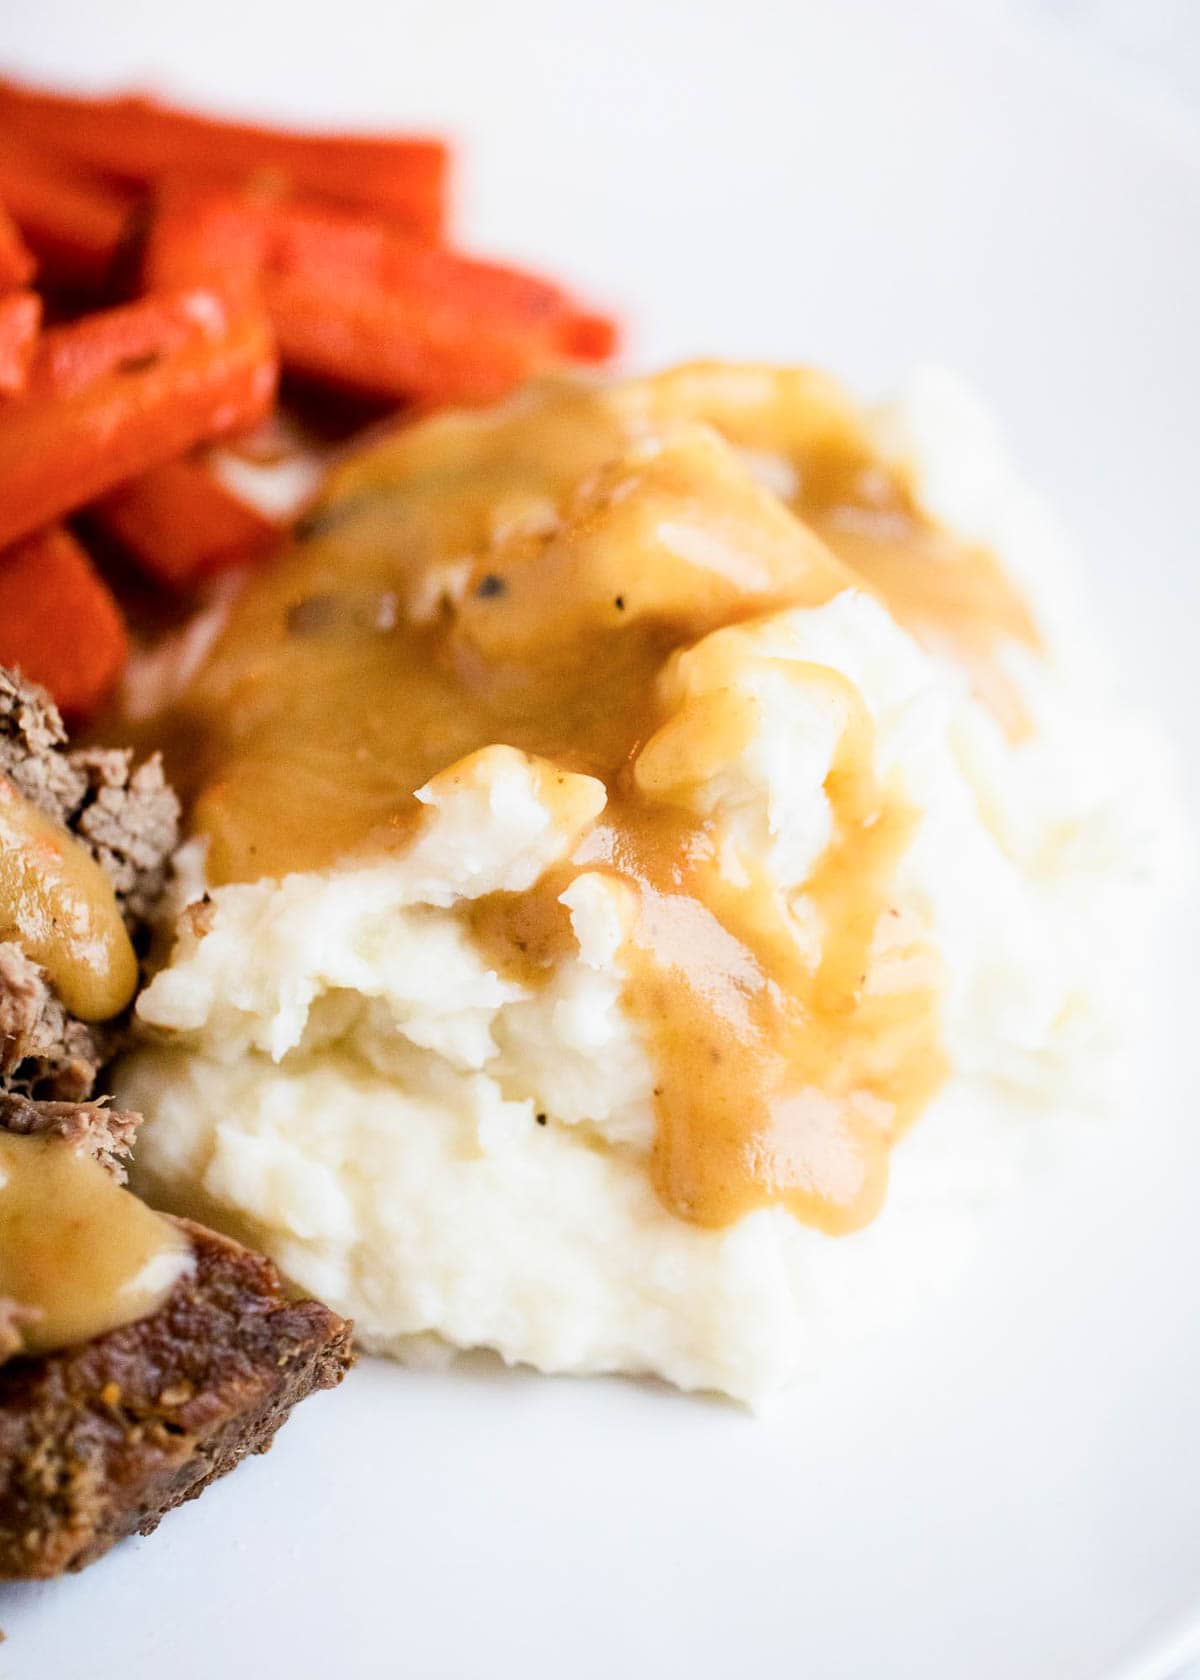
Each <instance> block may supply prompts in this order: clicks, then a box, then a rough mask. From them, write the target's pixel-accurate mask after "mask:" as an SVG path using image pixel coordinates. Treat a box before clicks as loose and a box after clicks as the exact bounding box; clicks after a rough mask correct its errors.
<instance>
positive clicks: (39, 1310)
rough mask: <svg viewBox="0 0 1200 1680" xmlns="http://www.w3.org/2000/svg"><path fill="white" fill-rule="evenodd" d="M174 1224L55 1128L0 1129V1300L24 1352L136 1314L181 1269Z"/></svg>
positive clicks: (182, 1241) (181, 1245)
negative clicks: (50, 1132) (8, 1307)
mask: <svg viewBox="0 0 1200 1680" xmlns="http://www.w3.org/2000/svg"><path fill="white" fill-rule="evenodd" d="M190 1261H191V1247H190V1245H189V1243H188V1242H187V1239H186V1238H185V1237H184V1236H183V1234H182V1233H181V1232H180V1231H179V1230H178V1229H177V1228H176V1227H175V1226H174V1225H172V1224H171V1223H170V1222H169V1221H168V1220H166V1219H163V1218H162V1216H161V1215H159V1214H157V1213H153V1212H151V1210H150V1209H149V1208H148V1207H147V1206H146V1205H145V1203H144V1202H140V1201H138V1199H137V1197H136V1196H133V1195H131V1194H130V1192H129V1191H128V1190H123V1189H122V1188H121V1187H120V1186H119V1185H118V1184H117V1183H116V1181H115V1180H114V1179H113V1178H112V1176H111V1175H110V1174H109V1173H108V1172H106V1170H105V1169H104V1168H103V1167H102V1166H101V1165H100V1164H99V1162H98V1161H96V1160H94V1159H92V1158H91V1157H90V1156H88V1155H87V1154H85V1153H82V1152H78V1151H77V1150H76V1149H75V1148H74V1147H73V1146H72V1145H71V1144H70V1143H68V1142H66V1141H65V1140H64V1139H62V1138H58V1137H24V1136H14V1135H12V1134H9V1133H6V1132H0V1300H4V1301H9V1302H13V1303H15V1304H16V1306H17V1307H18V1308H22V1309H25V1311H24V1312H22V1313H21V1314H20V1315H19V1317H18V1320H17V1323H18V1327H19V1329H20V1332H21V1337H22V1351H23V1352H25V1353H33V1354H37V1353H46V1352H49V1351H51V1350H52V1349H54V1348H60V1347H68V1346H70V1345H71V1344H72V1343H74V1342H86V1341H91V1339H92V1338H93V1337H94V1336H99V1335H102V1334H103V1333H104V1332H105V1331H107V1330H115V1329H116V1328H117V1327H118V1326H119V1325H122V1324H129V1323H132V1322H133V1320H134V1319H138V1318H144V1317H145V1316H146V1315H147V1314H148V1313H152V1312H154V1310H155V1309H156V1308H157V1307H158V1306H160V1305H161V1303H162V1302H163V1301H164V1300H165V1299H166V1297H167V1295H168V1294H169V1293H170V1291H171V1289H172V1288H173V1287H174V1285H175V1284H176V1283H177V1282H178V1281H179V1279H180V1277H182V1276H183V1274H184V1272H185V1271H186V1270H187V1268H188V1266H189V1264H190Z"/></svg>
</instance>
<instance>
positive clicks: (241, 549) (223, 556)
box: [90, 457, 280, 588]
mask: <svg viewBox="0 0 1200 1680" xmlns="http://www.w3.org/2000/svg"><path fill="white" fill-rule="evenodd" d="M90 512H91V517H92V518H93V519H94V520H95V521H96V523H97V524H98V525H99V526H100V528H101V530H103V531H104V532H105V534H106V535H107V536H110V537H114V538H115V539H116V540H117V541H118V542H119V543H120V544H121V545H122V547H123V548H125V549H126V550H127V551H128V552H129V554H130V555H131V556H132V557H133V559H134V560H135V561H136V562H137V564H138V565H139V566H140V567H141V568H142V570H143V571H145V572H148V573H149V574H150V576H151V577H154V578H157V579H158V580H159V581H160V582H162V583H166V584H169V585H170V586H171V587H173V588H181V587H184V586H186V585H188V584H190V583H194V582H196V580H197V579H199V578H201V577H205V576H208V575H209V574H210V573H212V572H216V571H220V570H222V569H223V568H224V567H226V566H232V565H236V564H237V563H239V562H241V561H245V560H252V559H257V558H258V557H259V556H260V555H262V554H264V553H266V552H267V551H268V550H269V549H270V548H272V547H273V546H274V545H275V544H276V543H277V542H278V540H279V532H280V527H279V526H278V525H276V524H275V522H274V521H273V520H270V519H267V518H266V517H265V516H264V515H263V514H261V513H259V512H258V511H257V509H255V508H252V507H250V506H249V505H248V504H247V503H246V502H243V501H242V500H241V499H240V498H239V497H237V496H235V495H233V494H232V493H231V492H230V491H229V490H227V489H226V488H225V486H224V485H223V484H222V483H221V482H220V480H219V479H218V478H217V477H216V476H215V474H214V473H213V471H212V469H211V468H210V467H209V466H208V464H207V463H206V462H205V461H203V460H199V459H196V458H195V457H190V458H185V459H182V460H178V461H167V462H165V463H164V464H163V465H162V466H161V467H155V468H154V469H153V470H152V471H151V472H148V473H143V474H142V476H141V477H140V478H136V479H134V480H133V481H132V482H131V483H129V484H126V485H123V486H122V487H121V488H120V489H118V490H114V491H112V492H111V493H110V494H109V495H107V496H105V497H103V498H102V499H101V500H100V501H99V502H97V503H96V504H95V506H94V507H93V508H92V509H91V510H90Z"/></svg>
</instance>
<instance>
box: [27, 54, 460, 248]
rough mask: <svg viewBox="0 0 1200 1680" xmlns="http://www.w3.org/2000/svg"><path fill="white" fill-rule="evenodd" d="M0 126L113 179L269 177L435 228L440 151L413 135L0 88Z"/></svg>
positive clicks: (429, 230)
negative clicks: (300, 127)
mask: <svg viewBox="0 0 1200 1680" xmlns="http://www.w3.org/2000/svg"><path fill="white" fill-rule="evenodd" d="M0 127H3V128H4V129H5V130H6V131H8V132H10V133H13V134H16V135H19V136H20V137H22V138H25V139H30V140H34V141H36V142H37V143H38V144H40V145H44V146H48V147H52V148H53V149H54V150H55V151H57V152H59V153H61V154H62V155H63V156H64V157H69V158H74V159H75V160H76V161H77V162H79V163H82V164H84V165H86V166H88V167H90V168H92V169H96V170H99V171H102V172H103V173H105V174H109V175H112V176H115V177H117V178H118V179H120V180H124V181H130V182H137V183H143V184H144V183H146V182H149V181H153V180H155V179H156V178H157V177H159V176H161V175H163V174H169V173H172V172H175V171H182V172H189V171H196V172H200V173H203V174H207V175H216V174H219V175H223V176H226V177H230V178H234V179H239V180H240V179H244V178H245V177H246V176H248V175H257V174H261V173H264V172H266V173H268V174H270V175H272V176H275V177H277V178H279V179H280V180H282V181H283V182H284V183H285V184H287V185H290V186H296V187H299V188H302V189H304V190H305V191H307V192H311V193H315V194H317V195H318V196H319V197H323V198H331V199H338V200H342V201H344V202H346V203H348V204H356V205H361V206H363V207H365V208H368V209H373V210H375V211H377V212H379V213H380V214H382V215H385V216H388V217H389V218H391V219H393V220H395V221H396V222H398V223H400V224H401V225H402V226H404V227H407V228H409V229H410V230H411V231H413V232H414V233H418V234H420V235H422V236H424V237H426V238H436V237H437V235H438V234H439V233H440V231H441V227H442V223H443V219H444V209H445V195H446V173H447V164H448V154H447V150H446V147H445V145H444V144H443V143H442V142H441V141H440V140H434V139H429V138H426V137H417V136H394V135H393V136H388V135H367V134H336V135H334V134H310V133H298V132H292V131H288V130H284V129H272V128H265V127H262V126H259V125H257V124H251V123H245V122H237V121H232V120H221V119H218V118H213V117H202V116H198V115H196V114H194V113H192V112H189V111H180V110H175V109H173V108H172V107H170V106H167V105H161V104H159V103H157V102H156V101H155V100H151V99H144V98H139V97H130V96H125V97H119V98H109V99H96V98H83V97H78V96H71V95H65V94H52V93H48V92H44V91H42V90H41V89H35V88H28V87H22V86H20V85H19V84H17V83H15V82H0Z"/></svg>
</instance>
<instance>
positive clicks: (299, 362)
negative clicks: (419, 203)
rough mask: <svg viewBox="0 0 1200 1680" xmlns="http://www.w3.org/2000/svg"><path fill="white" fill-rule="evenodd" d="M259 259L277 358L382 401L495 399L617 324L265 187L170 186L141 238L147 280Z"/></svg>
mask: <svg viewBox="0 0 1200 1680" xmlns="http://www.w3.org/2000/svg"><path fill="white" fill-rule="evenodd" d="M256 266H257V269H258V276H259V286H260V289H261V294H262V297H263V301H264V302H265V304H266V307H267V312H268V314H269V315H270V317H271V321H272V324H273V325H274V327H275V331H276V334H277V335H278V338H279V347H280V354H281V356H282V359H283V362H284V365H285V366H287V367H290V368H293V369H295V370H296V371H297V372H299V373H302V374H304V375H306V376H308V377H310V378H315V379H317V380H323V381H326V382H328V383H332V384H336V385H340V386H345V387H349V388H351V389H354V390H359V391H363V392H366V393H369V394H371V395H377V396H384V397H401V398H411V397H421V398H424V399H426V400H431V401H455V400H480V399H485V398H489V397H494V396H499V395H501V394H503V392H505V391H506V390H508V389H510V388H511V386H513V385H514V384H516V383H517V382H518V381H519V380H521V379H523V378H524V377H525V376H526V375H528V374H530V373H532V372H535V371H536V370H537V369H538V368H540V367H543V366H545V365H546V364H547V363H549V362H552V361H554V360H556V359H559V358H562V357H567V356H575V357H577V358H580V359H587V360H602V359H603V358H604V357H605V356H607V355H608V354H610V353H611V351H612V349H613V346H614V342H615V328H614V326H613V324H612V323H611V322H610V321H607V320H605V319H604V318H602V317H599V316H593V315H588V314H585V313H584V312H582V311H580V310H579V309H577V307H576V306H575V305H574V303H573V302H572V300H571V299H570V298H569V297H568V296H567V295H566V294H565V293H564V292H563V291H562V290H561V288H559V287H558V286H555V285H552V284H550V283H549V282H547V281H545V280H541V279H539V278H537V277H536V276H534V275H529V274H523V273H520V272H519V271H517V270H515V269H510V268H504V267H501V266H500V265H498V264H495V263H484V262H478V261H475V260H473V259H471V258H468V257H464V256H460V255H458V254H456V253H454V252H451V251H447V250H444V249H438V248H435V247H432V246H429V245H427V244H424V243H422V242H421V241H419V240H414V239H412V238H411V237H410V236H408V235H406V234H403V233H399V232H397V230H396V229H395V228H394V227H390V226H389V225H388V224H386V223H385V222H382V221H380V220H378V219H377V218H374V217H368V216H363V215H361V214H358V213H357V212H353V211H348V210H344V209H340V208H337V209H332V208H330V207H328V206H324V205H317V204H314V203H313V201H312V200H311V199H309V200H300V199H296V198H288V197H281V196H279V195H271V194H267V193H265V192H260V193H257V194H255V193H242V194H231V193H228V192H225V193H222V192H207V193H205V192H203V191H200V192H196V191H192V192H190V193H189V192H188V191H186V190H183V191H176V192H175V193H174V194H168V195H167V196H166V197H165V199H164V201H163V205H162V208H161V210H160V212H159V214H158V215H157V216H156V217H155V218H154V219H153V220H152V222H151V226H150V229H149V232H148V235H147V240H146V245H145V250H144V260H143V272H144V276H145V278H146V279H147V281H148V283H150V284H152V285H164V284H171V285H178V284H184V283H201V284H203V283H206V282H208V281H210V280H212V279H213V278H214V277H215V275H217V274H230V273H236V274H237V275H238V276H239V277H240V278H241V280H242V282H243V283H245V284H248V283H249V281H248V279H247V276H249V275H250V274H251V273H252V272H253V271H254V270H255V268H256Z"/></svg>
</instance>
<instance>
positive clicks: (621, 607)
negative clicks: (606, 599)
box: [613, 595, 625, 612]
mask: <svg viewBox="0 0 1200 1680" xmlns="http://www.w3.org/2000/svg"><path fill="white" fill-rule="evenodd" d="M613 606H614V607H616V609H617V611H618V612H624V611H625V597H624V595H618V596H617V598H616V600H615V601H614V602H613Z"/></svg>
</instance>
